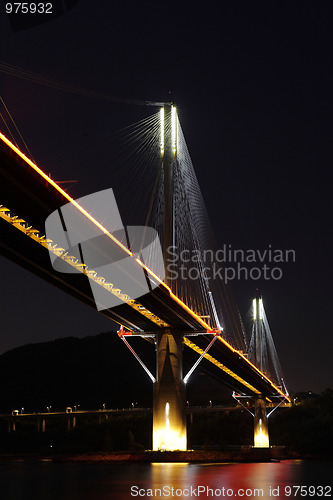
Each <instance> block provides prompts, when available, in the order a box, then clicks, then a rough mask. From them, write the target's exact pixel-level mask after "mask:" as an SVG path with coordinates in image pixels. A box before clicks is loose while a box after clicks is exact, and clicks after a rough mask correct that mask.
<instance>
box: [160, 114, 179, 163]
mask: <svg viewBox="0 0 333 500" xmlns="http://www.w3.org/2000/svg"><path fill="white" fill-rule="evenodd" d="M177 148H178V119H177V108H176V106H174V105H173V104H171V105H170V104H168V105H166V106H163V107H162V108H161V109H160V154H161V158H163V157H164V155H165V154H168V153H169V154H170V155H171V154H172V156H173V158H175V157H176V156H177Z"/></svg>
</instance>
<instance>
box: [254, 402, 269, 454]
mask: <svg viewBox="0 0 333 500" xmlns="http://www.w3.org/2000/svg"><path fill="white" fill-rule="evenodd" d="M254 410H255V414H254V447H255V448H269V434H268V419H267V414H266V403H265V399H264V398H263V397H262V395H259V396H258V397H257V398H256V400H255V403H254Z"/></svg>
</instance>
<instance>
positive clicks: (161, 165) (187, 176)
mask: <svg viewBox="0 0 333 500" xmlns="http://www.w3.org/2000/svg"><path fill="white" fill-rule="evenodd" d="M0 139H1V142H0V181H1V188H0V194H1V198H0V230H1V245H0V248H1V254H2V255H4V256H6V257H8V258H9V259H11V260H13V261H14V262H16V263H18V264H20V265H22V266H24V267H25V268H27V269H29V270H30V271H32V272H34V273H35V274H37V275H39V276H41V277H42V278H44V279H46V280H48V281H49V282H51V283H53V284H55V285H56V286H58V287H59V288H61V289H63V290H65V291H67V292H69V293H70V294H71V295H73V296H75V297H77V298H78V299H79V300H81V301H83V302H85V303H87V304H89V305H91V306H93V307H96V305H97V308H98V309H99V310H100V311H101V312H102V313H103V314H104V315H106V316H108V317H109V318H110V319H112V320H114V321H116V322H117V323H118V324H120V325H121V327H120V330H119V336H120V337H121V338H122V339H123V341H124V342H125V343H126V345H127V346H128V347H129V348H130V349H131V351H132V353H133V354H134V355H135V356H136V357H137V355H136V353H135V352H134V351H133V349H132V348H131V346H130V342H129V339H130V337H131V336H132V335H139V336H141V337H143V338H145V339H146V340H148V341H153V342H155V345H156V356H157V370H156V374H151V373H150V372H149V370H148V369H147V368H146V367H145V366H144V365H143V366H144V368H145V369H146V371H147V372H148V374H149V375H150V377H151V378H152V380H153V382H154V424H153V447H154V449H186V420H185V384H186V382H187V380H188V378H189V376H190V374H191V373H192V370H190V372H189V373H188V374H186V375H185V377H184V376H183V372H182V355H183V348H184V345H185V349H186V348H190V349H192V350H194V351H195V352H196V353H197V354H198V360H197V362H196V363H195V365H194V367H193V369H194V368H195V367H196V366H197V365H198V363H199V362H201V360H202V359H204V358H205V359H206V360H207V361H208V362H210V366H211V371H212V373H214V374H215V375H217V376H218V377H219V378H220V379H221V381H223V383H224V384H226V385H227V386H228V387H230V388H232V389H233V391H235V392H236V393H237V395H238V396H239V397H243V396H247V397H252V398H254V399H255V415H254V416H255V432H254V434H255V445H256V446H268V430H267V415H266V402H267V401H268V402H270V403H271V402H272V401H273V398H277V399H276V400H277V401H278V402H282V401H285V400H288V399H289V398H288V393H287V390H286V388H285V385H284V381H283V375H282V371H281V367H280V364H279V361H278V357H277V353H276V350H275V347H274V342H273V339H272V336H271V333H270V330H269V326H268V321H267V318H266V316H265V313H264V307H263V303H262V300H261V299H260V298H259V297H258V298H257V299H255V303H254V313H253V334H252V337H251V338H248V337H247V334H246V332H245V329H244V326H243V323H242V320H241V317H240V314H239V311H238V308H237V305H236V303H235V300H234V298H233V296H232V292H231V290H230V289H229V287H228V286H227V285H226V284H225V283H224V280H223V270H220V269H219V271H218V272H216V269H217V268H218V267H220V264H219V263H218V262H217V261H216V258H215V255H216V254H215V252H216V248H217V247H216V244H215V241H214V238H213V235H212V231H211V227H210V224H209V218H208V215H207V212H206V208H205V204H204V200H203V198H202V195H201V191H200V188H199V185H198V181H197V178H196V175H195V172H194V168H193V165H192V161H191V158H190V155H189V152H188V149H187V146H186V142H185V139H184V135H183V133H182V130H181V127H180V123H179V120H178V117H177V110H176V108H175V107H174V106H173V105H171V104H167V105H165V106H164V107H162V108H161V110H160V111H159V112H158V113H156V114H154V115H153V116H151V117H148V118H147V119H145V120H142V121H141V122H139V123H137V124H135V125H133V126H130V127H127V128H126V129H124V130H122V131H120V132H119V133H117V134H114V136H113V137H112V138H110V141H108V143H107V144H104V147H105V148H108V144H109V142H112V141H111V139H112V140H113V141H114V143H115V144H116V148H115V153H114V157H113V158H112V170H113V172H114V173H115V174H116V175H114V178H113V179H112V187H113V190H114V193H115V196H116V198H115V199H112V200H111V204H108V201H107V200H106V198H105V196H108V199H111V198H112V193H108V192H106V191H101V192H100V194H99V193H95V194H94V195H88V196H85V197H81V198H77V197H75V198H74V197H72V196H70V195H69V194H68V192H67V191H65V190H64V189H63V188H62V187H61V186H60V183H57V182H55V181H54V180H52V179H51V177H50V176H49V175H47V174H46V173H45V172H44V171H43V170H42V169H41V168H40V167H38V166H37V165H36V164H35V163H34V162H33V161H32V160H31V159H30V158H29V157H28V156H26V155H25V154H24V153H22V151H21V150H20V149H19V148H18V147H17V146H15V145H14V144H13V142H12V141H10V140H9V139H8V138H7V137H6V136H5V135H3V134H0ZM109 161H111V158H110V160H109ZM91 168H92V170H94V165H93V164H92V165H91ZM98 181H99V183H100V184H101V185H100V187H104V185H103V179H99V180H98ZM108 181H109V179H108ZM93 188H97V185H96V183H95V185H93ZM103 193H104V194H103ZM101 196H102V198H101ZM100 200H102V202H100ZM105 200H106V201H105ZM115 200H116V201H117V204H116V203H115ZM66 207H67V208H66ZM118 207H119V212H118ZM125 216H126V221H127V220H129V221H130V223H132V221H133V223H134V224H135V225H136V226H135V227H134V226H131V225H130V224H126V225H124V224H123V223H122V219H121V218H122V217H124V219H125ZM110 217H111V222H109V219H110ZM45 221H49V222H50V224H51V227H53V229H54V228H55V227H56V228H57V230H55V232H53V233H52V231H51V233H52V234H53V236H52V237H50V236H49V234H48V231H46V232H45V229H44V228H45ZM50 224H49V225H50ZM47 228H48V223H47V224H46V229H47ZM54 235H55V237H54ZM87 235H88V236H89V237H88V236H87ZM159 244H161V245H159ZM159 250H162V251H161V252H159ZM161 256H162V265H161V258H160V257H161ZM51 262H52V263H51ZM52 264H53V265H52ZM139 361H140V362H141V360H140V359H139ZM141 363H142V362H141ZM142 364H143V363H142Z"/></svg>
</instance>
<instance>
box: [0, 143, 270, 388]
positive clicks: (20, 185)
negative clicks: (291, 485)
mask: <svg viewBox="0 0 333 500" xmlns="http://www.w3.org/2000/svg"><path fill="white" fill-rule="evenodd" d="M66 203H68V200H67V199H66V198H65V197H64V196H63V195H62V194H61V193H59V192H58V191H57V190H56V189H55V188H54V187H53V186H52V184H49V183H48V182H47V181H46V180H45V179H43V178H42V177H41V176H40V174H38V173H37V172H36V171H35V170H34V169H33V168H32V167H31V166H29V165H28V164H27V163H26V161H25V160H23V159H22V158H20V157H19V156H18V155H17V154H16V153H15V152H14V151H12V150H11V148H10V147H9V146H7V144H5V143H3V141H0V205H3V206H6V207H7V208H9V209H10V211H11V212H13V213H15V215H17V216H18V217H21V218H23V219H24V220H26V221H27V222H28V223H29V225H31V226H33V227H34V228H36V229H38V230H39V231H41V232H42V233H43V232H44V224H45V220H46V218H47V217H48V215H50V214H51V213H52V212H53V211H54V210H56V209H58V208H59V207H61V206H62V205H64V204H66ZM0 234H1V238H0V253H1V254H2V255H3V256H5V257H6V258H8V259H10V260H12V261H13V262H15V263H17V264H19V265H21V266H23V267H24V268H26V269H28V270H29V271H31V272H33V273H34V274H36V275H38V276H40V277H42V278H43V279H45V280H47V281H48V282H50V283H52V284H54V285H56V286H57V287H58V288H60V289H62V290H64V291H66V292H68V293H70V294H71V295H72V296H74V297H76V298H78V299H79V300H81V301H82V302H84V303H86V304H88V305H90V306H92V307H94V308H95V307H96V306H95V300H94V297H93V294H92V291H91V287H90V285H89V280H88V278H87V277H86V276H84V275H83V274H72V273H69V274H64V273H58V272H56V271H55V270H54V269H53V267H52V265H51V262H50V259H49V254H48V251H47V249H46V248H44V247H43V246H41V245H39V244H38V243H36V242H35V241H34V240H32V239H31V238H29V237H27V236H26V235H25V234H24V233H23V232H21V231H19V230H18V229H17V228H16V227H15V226H14V225H12V224H9V223H8V222H6V221H4V220H3V219H0ZM138 300H139V302H140V304H142V306H143V307H144V308H146V309H147V310H149V311H151V312H152V313H153V314H155V315H156V316H158V317H159V318H161V319H162V320H163V321H164V322H165V323H166V324H167V325H169V327H171V328H172V329H174V330H178V331H179V332H189V331H193V332H195V331H201V332H202V331H203V328H202V326H201V324H200V322H199V321H198V319H197V318H196V317H195V315H193V314H191V313H190V312H189V311H188V310H187V309H186V308H184V307H183V306H181V304H179V303H178V302H177V301H176V300H175V299H174V298H173V297H172V296H171V295H170V293H169V291H168V289H167V288H165V287H164V286H159V287H157V288H155V289H154V290H152V291H151V292H150V293H146V294H144V295H143V296H141V297H140V298H139V299H138ZM101 312H102V313H103V314H104V315H106V316H108V317H109V318H110V319H113V320H114V321H116V322H117V323H120V324H123V325H124V326H127V327H128V328H130V329H137V330H142V331H149V332H154V331H156V330H157V329H159V328H160V327H159V326H158V325H157V324H156V323H154V322H153V321H151V320H150V319H149V318H148V317H146V316H144V315H142V314H141V313H140V312H139V311H138V310H136V309H134V308H133V307H131V306H129V305H128V304H126V303H123V304H122V305H118V306H116V307H113V308H111V309H105V310H103V311H101ZM191 339H192V337H191ZM210 339H211V336H196V337H194V338H193V341H194V342H195V343H196V344H197V345H198V346H199V347H201V348H202V349H205V347H206V346H207V345H208V342H209V341H210ZM211 355H212V356H213V357H214V358H216V359H217V360H218V361H219V362H220V363H222V364H223V365H225V366H227V368H228V369H229V370H231V371H232V372H234V373H236V374H237V375H238V376H239V377H240V378H241V379H244V380H246V381H247V382H248V383H249V384H250V385H251V386H253V387H255V388H256V389H257V390H259V391H260V392H262V393H263V394H264V395H265V396H266V395H267V396H269V395H272V394H274V393H275V392H276V391H275V390H274V388H273V387H272V386H271V384H270V383H269V382H268V381H267V380H266V379H264V378H263V377H262V376H261V375H260V374H259V373H258V371H256V370H255V369H254V368H252V367H251V366H250V365H249V364H248V363H247V362H246V361H245V360H244V358H242V357H241V356H240V355H239V354H238V353H237V352H234V351H233V350H232V349H230V348H229V347H228V346H227V345H225V344H223V343H222V342H219V341H217V342H215V344H214V347H213V349H212V352H211ZM203 363H205V364H206V365H207V366H208V365H209V367H210V370H212V374H214V375H215V376H217V377H218V378H220V379H222V380H223V381H224V383H225V384H226V385H228V386H229V387H231V388H233V389H235V390H237V391H241V392H244V391H245V390H246V389H245V387H244V385H243V384H242V383H241V382H239V380H237V379H235V378H234V377H233V376H231V375H230V374H228V373H227V372H225V371H222V370H221V369H219V368H218V367H217V366H215V365H213V364H211V363H209V362H208V361H207V360H204V361H203ZM252 392H253V391H252ZM247 393H250V394H251V390H250V389H247ZM253 394H254V392H253Z"/></svg>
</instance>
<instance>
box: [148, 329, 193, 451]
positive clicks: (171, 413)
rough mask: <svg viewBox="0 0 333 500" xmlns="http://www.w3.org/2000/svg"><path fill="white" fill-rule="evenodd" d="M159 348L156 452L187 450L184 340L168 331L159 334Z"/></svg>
mask: <svg viewBox="0 0 333 500" xmlns="http://www.w3.org/2000/svg"><path fill="white" fill-rule="evenodd" d="M156 344H157V346H156V349H157V353H156V358H157V359H156V361H157V370H156V373H157V381H156V382H155V384H154V407H153V449H154V450H186V446H187V440H186V413H185V384H184V382H183V369H182V357H183V336H182V334H180V333H178V332H175V331H172V330H164V331H163V332H159V333H157V334H156Z"/></svg>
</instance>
